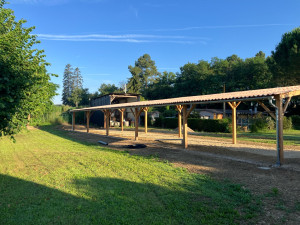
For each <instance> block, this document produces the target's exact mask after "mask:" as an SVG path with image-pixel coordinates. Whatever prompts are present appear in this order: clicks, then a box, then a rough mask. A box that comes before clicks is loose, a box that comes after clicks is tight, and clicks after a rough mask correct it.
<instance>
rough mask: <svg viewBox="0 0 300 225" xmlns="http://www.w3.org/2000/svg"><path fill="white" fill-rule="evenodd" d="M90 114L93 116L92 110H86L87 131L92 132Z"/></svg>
mask: <svg viewBox="0 0 300 225" xmlns="http://www.w3.org/2000/svg"><path fill="white" fill-rule="evenodd" d="M90 116H91V111H87V112H86V132H87V133H89V132H90Z"/></svg>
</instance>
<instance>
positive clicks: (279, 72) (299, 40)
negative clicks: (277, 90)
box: [268, 27, 300, 86]
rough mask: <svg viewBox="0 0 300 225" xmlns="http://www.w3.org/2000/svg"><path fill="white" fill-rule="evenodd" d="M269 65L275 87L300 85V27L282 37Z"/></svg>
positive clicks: (269, 60)
mask: <svg viewBox="0 0 300 225" xmlns="http://www.w3.org/2000/svg"><path fill="white" fill-rule="evenodd" d="M268 63H269V66H270V68H271V70H272V72H273V74H274V79H275V82H276V84H275V86H279V85H295V84H300V27H298V28H296V29H294V30H292V31H291V32H287V33H285V34H284V35H283V36H282V38H281V41H280V43H279V44H278V45H277V46H276V48H275V51H272V55H271V57H270V58H269V59H268Z"/></svg>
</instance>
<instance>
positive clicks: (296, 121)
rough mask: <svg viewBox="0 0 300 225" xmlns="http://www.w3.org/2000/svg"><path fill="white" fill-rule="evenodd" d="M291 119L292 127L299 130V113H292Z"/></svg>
mask: <svg viewBox="0 0 300 225" xmlns="http://www.w3.org/2000/svg"><path fill="white" fill-rule="evenodd" d="M291 119H292V124H293V127H294V129H297V130H300V116H299V115H294V116H291Z"/></svg>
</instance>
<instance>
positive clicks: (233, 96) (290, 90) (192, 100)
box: [71, 85, 300, 112]
mask: <svg viewBox="0 0 300 225" xmlns="http://www.w3.org/2000/svg"><path fill="white" fill-rule="evenodd" d="M276 95H281V96H282V98H286V97H292V96H296V95H300V85H297V86H289V87H277V88H268V89H259V90H250V91H237V92H227V93H219V94H210V95H197V96H188V97H179V98H168V99H160V100H150V101H140V102H130V103H122V104H113V105H102V106H94V107H87V108H81V109H74V110H71V112H76V111H96V110H103V109H120V108H135V107H149V106H166V105H188V104H205V103H217V102H233V101H251V100H262V99H271V98H273V97H274V96H276Z"/></svg>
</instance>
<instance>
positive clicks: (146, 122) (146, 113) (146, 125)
mask: <svg viewBox="0 0 300 225" xmlns="http://www.w3.org/2000/svg"><path fill="white" fill-rule="evenodd" d="M148 110H149V107H144V108H143V111H144V112H145V133H146V134H147V133H148Z"/></svg>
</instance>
